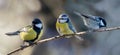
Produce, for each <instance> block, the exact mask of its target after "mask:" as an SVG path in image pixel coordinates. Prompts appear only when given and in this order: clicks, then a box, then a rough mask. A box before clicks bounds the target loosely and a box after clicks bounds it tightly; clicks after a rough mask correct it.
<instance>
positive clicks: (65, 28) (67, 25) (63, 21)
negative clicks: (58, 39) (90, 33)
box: [56, 13, 83, 40]
mask: <svg viewBox="0 0 120 55" xmlns="http://www.w3.org/2000/svg"><path fill="white" fill-rule="evenodd" d="M56 29H57V31H58V33H59V34H60V35H65V34H74V33H76V32H77V31H76V30H75V28H74V26H73V25H72V23H71V20H70V19H69V16H68V15H67V14H66V13H62V14H60V15H59V18H58V19H57V22H56ZM70 37H71V36H70ZM70 37H67V38H70ZM75 37H76V38H77V39H79V40H83V39H82V38H81V37H79V36H75Z"/></svg>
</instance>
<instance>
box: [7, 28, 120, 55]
mask: <svg viewBox="0 0 120 55" xmlns="http://www.w3.org/2000/svg"><path fill="white" fill-rule="evenodd" d="M118 29H120V27H113V28H104V29H97V30H90V31H83V32H78V33H75V34H67V35H63V36H55V37H51V38H47V39H43V40H40V41H38V42H36V43H34V44H33V45H35V44H41V43H44V42H49V41H52V40H56V39H60V38H65V37H66V36H74V35H83V34H86V33H90V32H104V31H112V30H118ZM33 45H26V46H25V47H19V48H17V49H15V50H13V51H11V52H9V53H8V54H7V55H11V54H13V53H15V52H18V51H20V50H23V49H25V48H27V47H30V46H33Z"/></svg>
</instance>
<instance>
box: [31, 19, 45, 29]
mask: <svg viewBox="0 0 120 55" xmlns="http://www.w3.org/2000/svg"><path fill="white" fill-rule="evenodd" d="M32 25H33V26H34V27H37V28H42V27H43V25H42V22H41V20H40V19H39V18H35V19H34V20H33V21H32Z"/></svg>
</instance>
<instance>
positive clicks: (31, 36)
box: [20, 28, 37, 40]
mask: <svg viewBox="0 0 120 55" xmlns="http://www.w3.org/2000/svg"><path fill="white" fill-rule="evenodd" d="M36 35H37V33H36V32H35V31H34V30H33V29H32V28H30V29H29V30H28V31H26V32H21V33H20V37H21V39H22V40H33V39H34V38H36Z"/></svg>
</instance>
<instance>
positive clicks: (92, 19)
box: [75, 12, 107, 30]
mask: <svg viewBox="0 0 120 55" xmlns="http://www.w3.org/2000/svg"><path fill="white" fill-rule="evenodd" d="M75 14H77V15H79V16H81V18H83V21H84V25H85V26H86V27H88V28H89V29H91V30H96V29H100V28H102V27H106V25H107V23H106V21H105V19H104V18H102V17H100V16H92V15H85V14H81V13H79V12H75Z"/></svg>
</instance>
